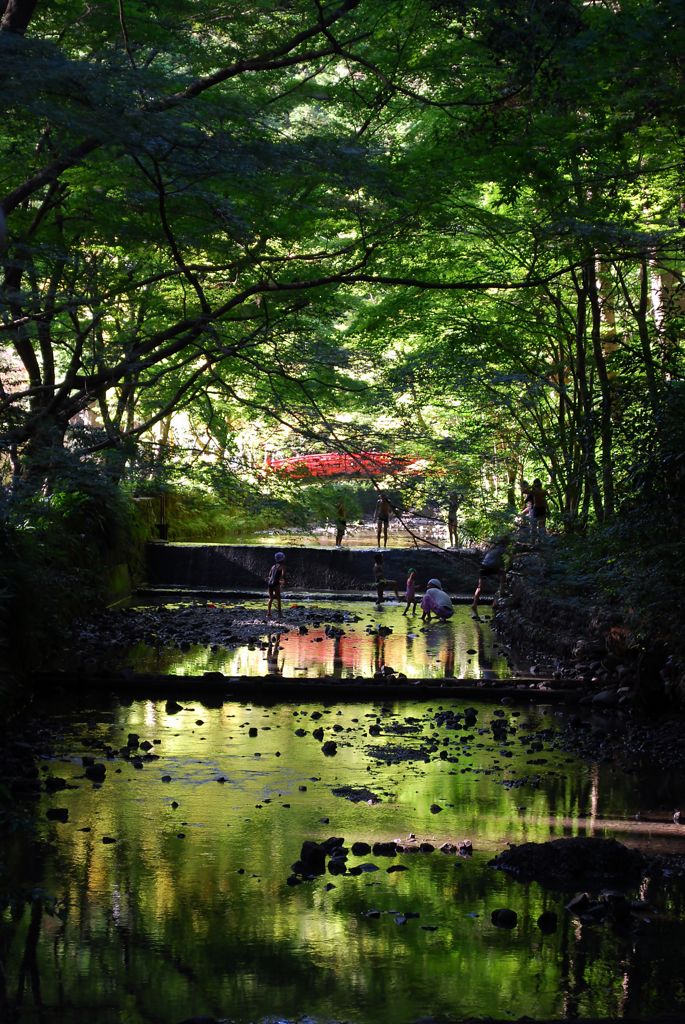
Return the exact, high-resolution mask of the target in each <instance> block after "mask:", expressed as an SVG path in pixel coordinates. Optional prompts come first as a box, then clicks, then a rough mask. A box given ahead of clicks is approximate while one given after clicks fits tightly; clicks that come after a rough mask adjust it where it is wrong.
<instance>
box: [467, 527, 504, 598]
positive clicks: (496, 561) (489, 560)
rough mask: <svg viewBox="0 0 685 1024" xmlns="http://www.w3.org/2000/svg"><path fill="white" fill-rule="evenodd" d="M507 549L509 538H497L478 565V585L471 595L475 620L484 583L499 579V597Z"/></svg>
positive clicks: (501, 589) (502, 585) (502, 583)
mask: <svg viewBox="0 0 685 1024" xmlns="http://www.w3.org/2000/svg"><path fill="white" fill-rule="evenodd" d="M508 547H509V537H498V538H497V540H496V541H495V543H494V545H493V546H492V547H491V548H490V550H489V551H488V552H486V554H485V557H484V558H483V561H482V562H481V563H480V570H479V573H478V583H477V585H476V592H475V594H474V595H473V604H472V605H471V608H472V609H473V614H474V616H475V617H476V618H478V600H479V598H480V592H481V590H482V589H483V584H484V583H485V581H486V580H488V579H492V578H493V577H495V576H496V577H498V579H499V590H498V593H499V594H500V595H501V593H502V591H503V589H504V581H505V579H506V573H505V567H504V558H505V555H506V553H507V548H508Z"/></svg>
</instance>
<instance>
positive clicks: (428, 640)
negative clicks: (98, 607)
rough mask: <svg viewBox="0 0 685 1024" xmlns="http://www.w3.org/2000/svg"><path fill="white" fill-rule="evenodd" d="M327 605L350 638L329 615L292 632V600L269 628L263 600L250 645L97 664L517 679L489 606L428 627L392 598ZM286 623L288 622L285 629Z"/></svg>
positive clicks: (254, 606)
mask: <svg viewBox="0 0 685 1024" xmlns="http://www.w3.org/2000/svg"><path fill="white" fill-rule="evenodd" d="M323 603H324V604H326V606H327V607H330V606H336V607H338V608H340V610H341V613H342V612H343V611H344V613H345V614H346V615H348V616H349V620H347V621H340V623H339V629H340V631H341V632H342V634H343V635H341V636H331V635H329V633H327V632H326V622H327V621H329V620H327V619H326V617H325V616H322V619H321V621H320V622H317V621H316V620H315V621H314V623H313V624H311V625H309V626H308V627H307V632H306V633H300V632H299V630H298V627H297V625H293V624H292V623H291V624H290V627H289V628H288V620H289V607H290V605H289V603H288V602H286V601H284V602H283V615H282V617H281V618H280V620H279V619H278V617H276V618H275V621H273V622H271V623H267V622H266V609H265V603H264V601H247V602H244V603H243V604H242V605H241V606H240V607H241V608H244V609H246V611H247V612H249V613H250V615H251V618H250V617H248V621H250V622H251V623H252V629H251V633H252V634H253V638H252V639H251V641H249V642H248V641H247V640H246V641H245V642H244V643H242V644H240V645H239V646H236V647H233V648H226V647H222V646H221V645H209V644H205V645H198V644H192V645H190V646H189V647H188V648H187V649H181V648H179V647H172V646H162V645H158V646H154V645H150V644H137V645H135V646H133V647H130V648H129V647H126V648H124V649H116V647H113V648H111V649H109V650H107V649H106V648H105V649H103V650H102V652H101V654H100V655H99V657H98V662H99V664H101V665H104V666H106V667H109V668H123V667H126V668H131V669H133V670H135V671H136V672H149V673H168V674H169V675H201V674H203V673H205V672H221V673H223V674H224V675H226V676H237V675H246V676H264V675H267V674H269V675H281V676H287V677H301V678H320V677H323V676H333V677H338V678H352V677H354V676H358V675H362V676H364V677H366V678H369V677H372V676H373V675H374V674H375V673H376V672H379V671H383V669H388V668H391V669H393V670H394V671H395V672H396V673H403V674H404V675H406V676H408V677H409V678H415V677H422V678H430V679H433V678H445V677H457V678H462V679H494V678H497V679H502V678H507V677H508V676H510V675H511V669H510V667H509V664H508V662H507V657H506V653H505V651H504V650H503V648H501V647H500V645H499V644H497V643H496V641H494V639H493V635H492V630H491V628H490V616H491V614H492V611H491V609H489V608H487V606H483V608H482V609H481V614H480V617H479V618H478V619H474V618H473V616H472V614H471V609H470V608H469V607H467V606H466V605H455V611H454V616H453V618H452V619H450V620H448V621H447V622H444V623H442V622H438V621H436V620H435V619H433V620H432V622H431V623H430V624H426V623H424V622H422V620H421V609H420V607H419V609H418V612H417V613H412V611H411V609H410V610H409V612H408V613H407V614H406V615H404V614H403V610H404V608H405V607H406V605H405V602H404V601H400V602H397V601H396V600H394V599H393V600H388V601H386V602H385V603H384V604H383V606H380V607H379V606H378V605H376V604H374V603H372V602H371V601H356V600H349V601H347V602H344V601H337V602H336V601H335V600H334V599H333V600H324V602H323ZM299 607H303V605H302V603H300V605H299ZM232 608H235V605H231V604H230V603H228V602H220V601H217V602H216V603H215V605H214V611H215V613H216V616H220V615H221V613H222V611H223V610H224V609H225V610H226V611H227V613H229V614H230V612H231V610H232ZM210 614H211V613H210ZM274 614H275V613H274ZM279 621H281V622H282V623H285V626H284V627H283V628H279ZM386 630H387V631H388V632H387V633H386V632H385V631H386Z"/></svg>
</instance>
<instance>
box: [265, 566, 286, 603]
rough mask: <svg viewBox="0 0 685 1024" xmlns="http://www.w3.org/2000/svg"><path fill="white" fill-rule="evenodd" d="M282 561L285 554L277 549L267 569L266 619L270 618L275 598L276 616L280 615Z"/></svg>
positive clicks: (283, 575)
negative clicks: (267, 597)
mask: <svg viewBox="0 0 685 1024" xmlns="http://www.w3.org/2000/svg"><path fill="white" fill-rule="evenodd" d="M283 562H285V555H284V554H283V552H282V551H277V552H276V554H275V555H274V564H273V565H272V566H271V568H270V569H269V575H268V578H267V581H266V582H267V586H268V588H269V604H268V605H267V609H266V617H267V619H270V618H271V606H272V604H273V603H274V598H275V599H276V610H277V612H278V617H279V618H280V617H281V587H282V586H283V584H284V582H285V569H284V568H283Z"/></svg>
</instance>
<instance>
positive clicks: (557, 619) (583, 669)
mask: <svg viewBox="0 0 685 1024" xmlns="http://www.w3.org/2000/svg"><path fill="white" fill-rule="evenodd" d="M493 624H494V627H495V630H496V632H497V633H498V635H499V637H500V639H501V640H503V641H504V643H506V644H507V645H508V646H509V647H510V648H511V649H512V650H513V651H514V652H516V654H515V657H516V658H517V660H518V663H519V667H520V668H522V669H523V668H525V670H526V671H530V672H531V673H532V674H534V675H535V674H539V675H550V676H551V677H553V678H556V679H560V680H563V679H576V680H580V681H582V682H583V683H584V684H585V688H586V690H587V692H586V695H585V696H584V697H583V698H582V702H583V703H586V704H592V705H594V706H601V707H606V708H617V707H618V708H621V707H638V708H639V707H644V708H649V710H650V711H652V712H654V711H659V710H661V711H665V710H668V709H673V708H674V707H675V706H677V704H678V701H677V699H676V698H677V680H676V678H675V674H674V670H673V667H672V664H671V661H670V659H669V657H668V651H667V650H666V648H665V647H664V646H663V645H662V644H660V643H657V642H654V643H653V644H652V645H651V646H645V645H641V644H640V643H638V642H637V640H636V639H635V637H634V636H633V635H632V633H631V631H630V629H629V627H628V625H627V620H626V615H625V613H624V610H623V609H622V608H621V607H620V606H619V605H618V603H612V602H611V599H610V598H609V597H608V596H606V595H600V594H597V593H596V592H595V591H594V590H593V582H592V577H591V576H590V575H588V576H585V577H578V576H573V575H572V574H571V573H569V572H568V571H567V570H566V568H565V566H564V565H563V564H561V563H560V560H559V553H558V549H557V547H556V545H555V543H554V541H553V540H550V541H549V542H548V543H547V544H546V545H544V546H542V547H540V548H536V549H533V550H530V549H527V548H525V547H520V548H519V549H518V550H517V551H516V552H515V554H514V557H513V561H512V565H511V569H510V571H509V573H508V577H507V592H506V594H505V595H504V597H503V598H502V599H500V600H499V601H497V603H496V614H495V618H494V623H493Z"/></svg>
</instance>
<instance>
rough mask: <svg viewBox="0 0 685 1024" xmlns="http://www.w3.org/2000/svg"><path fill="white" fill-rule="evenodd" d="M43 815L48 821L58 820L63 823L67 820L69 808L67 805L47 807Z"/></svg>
mask: <svg viewBox="0 0 685 1024" xmlns="http://www.w3.org/2000/svg"><path fill="white" fill-rule="evenodd" d="M45 817H46V818H47V819H48V821H59V822H62V823H65V822H67V821H69V809H68V808H67V807H48V809H47V811H46V812H45Z"/></svg>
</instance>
